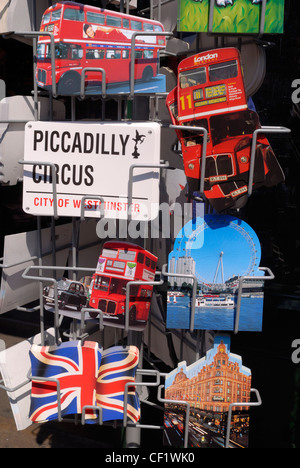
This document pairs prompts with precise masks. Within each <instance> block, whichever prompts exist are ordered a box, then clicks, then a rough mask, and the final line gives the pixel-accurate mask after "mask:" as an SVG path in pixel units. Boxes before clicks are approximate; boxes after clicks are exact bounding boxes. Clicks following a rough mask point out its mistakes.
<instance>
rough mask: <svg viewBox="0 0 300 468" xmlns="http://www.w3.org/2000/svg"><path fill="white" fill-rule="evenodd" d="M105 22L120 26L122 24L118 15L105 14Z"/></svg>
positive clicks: (109, 24) (108, 24)
mask: <svg viewBox="0 0 300 468" xmlns="http://www.w3.org/2000/svg"><path fill="white" fill-rule="evenodd" d="M106 24H107V26H114V27H117V28H120V27H121V26H122V18H119V17H118V16H107V17H106Z"/></svg>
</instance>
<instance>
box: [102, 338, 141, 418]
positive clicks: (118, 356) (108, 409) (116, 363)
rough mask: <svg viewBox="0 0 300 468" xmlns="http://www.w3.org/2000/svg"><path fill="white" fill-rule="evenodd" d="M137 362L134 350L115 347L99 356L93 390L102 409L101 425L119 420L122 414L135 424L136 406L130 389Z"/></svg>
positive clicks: (134, 391) (138, 409)
mask: <svg viewBox="0 0 300 468" xmlns="http://www.w3.org/2000/svg"><path fill="white" fill-rule="evenodd" d="M138 362H139V352H138V349H137V348H136V347H135V346H129V347H126V348H123V347H122V346H115V347H112V348H110V349H108V350H106V351H104V352H103V354H102V361H101V367H100V369H99V375H98V379H97V387H96V388H97V392H96V401H97V405H98V406H99V407H101V408H102V418H103V421H111V420H114V419H123V415H124V412H125V411H127V416H128V418H129V419H131V420H132V421H133V422H137V421H138V420H139V418H140V403H139V398H138V396H137V394H136V390H135V387H134V383H135V373H136V369H137V366H138ZM126 384H127V385H126ZM125 392H126V394H127V404H126V408H124V395H125Z"/></svg>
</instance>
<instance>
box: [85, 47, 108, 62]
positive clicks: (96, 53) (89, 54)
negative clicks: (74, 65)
mask: <svg viewBox="0 0 300 468" xmlns="http://www.w3.org/2000/svg"><path fill="white" fill-rule="evenodd" d="M86 58H87V59H88V60H99V59H103V58H104V50H102V49H87V50H86Z"/></svg>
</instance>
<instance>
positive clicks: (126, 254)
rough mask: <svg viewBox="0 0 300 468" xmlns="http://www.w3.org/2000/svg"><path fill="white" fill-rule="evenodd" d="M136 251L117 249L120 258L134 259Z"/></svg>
mask: <svg viewBox="0 0 300 468" xmlns="http://www.w3.org/2000/svg"><path fill="white" fill-rule="evenodd" d="M135 255H136V252H135V251H132V250H119V259H120V260H131V261H133V260H134V259H135Z"/></svg>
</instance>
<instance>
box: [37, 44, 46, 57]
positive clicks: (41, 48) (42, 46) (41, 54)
mask: <svg viewBox="0 0 300 468" xmlns="http://www.w3.org/2000/svg"><path fill="white" fill-rule="evenodd" d="M37 58H38V59H43V58H45V44H43V43H41V44H38V46H37Z"/></svg>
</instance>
